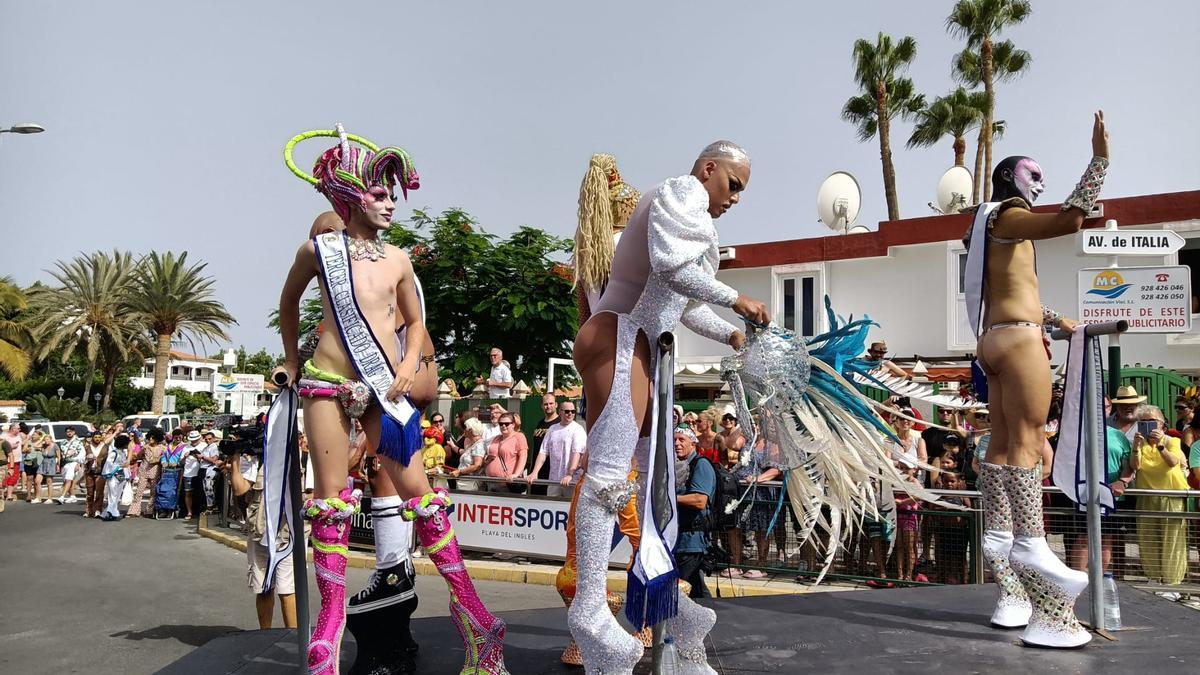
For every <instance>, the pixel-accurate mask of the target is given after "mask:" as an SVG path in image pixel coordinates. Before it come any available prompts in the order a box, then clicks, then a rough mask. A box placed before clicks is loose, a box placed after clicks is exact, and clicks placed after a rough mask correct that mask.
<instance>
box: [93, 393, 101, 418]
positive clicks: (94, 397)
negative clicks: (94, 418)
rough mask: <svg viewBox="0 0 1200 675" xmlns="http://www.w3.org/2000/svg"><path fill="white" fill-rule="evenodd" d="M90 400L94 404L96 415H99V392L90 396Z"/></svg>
mask: <svg viewBox="0 0 1200 675" xmlns="http://www.w3.org/2000/svg"><path fill="white" fill-rule="evenodd" d="M92 400H93V401H95V402H96V414H97V415H99V414H100V392H96V393H95V394H92Z"/></svg>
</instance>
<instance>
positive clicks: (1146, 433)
mask: <svg viewBox="0 0 1200 675" xmlns="http://www.w3.org/2000/svg"><path fill="white" fill-rule="evenodd" d="M1157 428H1158V422H1155V421H1154V420H1138V423H1137V432H1138V433H1139V434H1141V435H1142V438H1144V439H1146V440H1147V441H1149V440H1150V433H1151V432H1153V431H1154V430H1155V429H1157Z"/></svg>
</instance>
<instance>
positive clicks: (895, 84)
mask: <svg viewBox="0 0 1200 675" xmlns="http://www.w3.org/2000/svg"><path fill="white" fill-rule="evenodd" d="M916 55H917V41H916V40H914V39H913V38H911V37H904V38H901V39H900V40H899V41H898V42H893V41H892V37H891V36H890V35H885V34H883V33H879V35H878V36H876V38H875V42H873V43H872V42H870V41H868V40H861V39H860V40H855V42H854V50H853V60H854V80H855V82H857V83H858V85H859V87H860V88H861V89H862V93H860V94H859V95H857V96H854V97H852V98H850V100H848V101H846V105H845V106H843V108H842V119H844V120H846V121H847V122H850V123H852V124H854V125H855V126H856V127H858V139H859V140H860V141H863V142H865V141H869V140H871V139H872V138H875V137H876V136H878V137H879V159H880V162H881V163H882V164H883V190H884V196H885V198H886V199H887V208H888V220H899V219H900V202H899V197H898V195H897V194H896V168H895V166H894V165H893V164H892V142H891V123H892V120H893V119H894V118H896V117H897V116H899V117H901V118H902V119H908V118H910V117H912V116H914V115H916V114H917V113H918V112H920V110H921V109H922V108H923V107H924V106H925V97H924V96H921V95H920V94H917V93H916V92H915V89H914V87H913V82H912V80H910V79H909V78H907V77H900V74H901V73H903V72H904V71H905V70H907V69H908V67H909V65H911V64H912V61H913V59H914V58H915V57H916Z"/></svg>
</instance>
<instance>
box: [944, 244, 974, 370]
mask: <svg viewBox="0 0 1200 675" xmlns="http://www.w3.org/2000/svg"><path fill="white" fill-rule="evenodd" d="M946 277H947V278H946V289H947V291H948V292H947V293H946V302H947V304H948V305H949V307H948V308H947V310H948V312H947V313H948V316H949V317H950V321H949V323H948V325H947V328H946V348H947V349H949V350H951V351H970V350H972V349H975V333H974V331H972V330H971V322H970V321H969V320H968V319H967V252H966V250H964V249H963V248H962V245H961V244H959V243H958V242H954V243H953V244H952V245H951V247H950V248H948V249H947V251H946Z"/></svg>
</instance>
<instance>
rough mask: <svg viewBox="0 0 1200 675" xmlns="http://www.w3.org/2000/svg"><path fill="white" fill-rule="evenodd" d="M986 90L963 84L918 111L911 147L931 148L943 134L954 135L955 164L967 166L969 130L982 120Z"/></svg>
mask: <svg viewBox="0 0 1200 675" xmlns="http://www.w3.org/2000/svg"><path fill="white" fill-rule="evenodd" d="M986 108H987V94H986V93H984V92H981V91H976V92H969V91H967V90H966V89H963V88H962V87H959V88H958V89H955V90H954V91H952V92H950V93H949V94H946V95H945V96H939V97H938V98H936V99H934V101H933V103H930V104H929V105H928V106H926V107H925V109H923V110H921V112H919V113H918V114H917V125H916V127H915V128H914V129H913V133H912V136H910V137H909V138H908V143H907V147H909V148H928V147H931V146H934V145H937V143H938V141H940V140H942V137H943V136H950V137H951V138H953V139H954V166H965V165H966V155H967V139H966V135H967V131H968V130H970V129H974V128H975V127H977V126H979V124H980V123H982V122H983V114H984V110H986Z"/></svg>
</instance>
